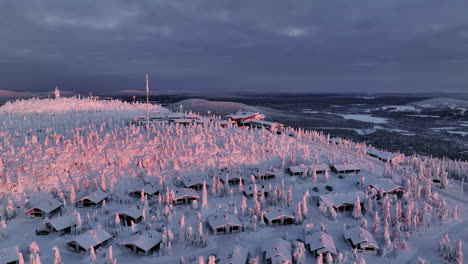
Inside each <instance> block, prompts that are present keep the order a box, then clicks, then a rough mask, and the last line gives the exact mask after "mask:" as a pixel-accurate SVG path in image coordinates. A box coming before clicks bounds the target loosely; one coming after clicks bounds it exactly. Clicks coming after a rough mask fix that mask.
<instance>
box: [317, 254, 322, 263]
mask: <svg viewBox="0 0 468 264" xmlns="http://www.w3.org/2000/svg"><path fill="white" fill-rule="evenodd" d="M317 264H323V255H322V252H320V253H319V254H318V256H317Z"/></svg>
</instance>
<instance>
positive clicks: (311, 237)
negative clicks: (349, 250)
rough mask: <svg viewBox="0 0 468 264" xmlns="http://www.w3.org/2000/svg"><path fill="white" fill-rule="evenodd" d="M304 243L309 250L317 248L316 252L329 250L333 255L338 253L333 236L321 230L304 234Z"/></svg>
mask: <svg viewBox="0 0 468 264" xmlns="http://www.w3.org/2000/svg"><path fill="white" fill-rule="evenodd" d="M305 243H306V245H309V248H310V250H311V251H315V250H317V254H320V253H324V252H330V253H331V254H334V255H337V254H338V253H337V251H336V247H335V241H334V240H333V237H332V236H331V235H329V234H327V233H324V232H322V231H319V232H314V233H312V234H308V235H306V236H305Z"/></svg>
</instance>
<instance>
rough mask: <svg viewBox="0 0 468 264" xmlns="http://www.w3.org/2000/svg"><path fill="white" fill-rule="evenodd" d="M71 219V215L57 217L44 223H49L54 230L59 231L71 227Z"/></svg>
mask: <svg viewBox="0 0 468 264" xmlns="http://www.w3.org/2000/svg"><path fill="white" fill-rule="evenodd" d="M71 217H72V216H71V215H63V216H58V217H55V218H52V219H50V220H48V221H46V223H49V224H50V225H51V226H52V227H53V228H54V229H55V230H57V231H61V230H63V229H65V228H67V227H71V226H72V225H73V222H72V218H71Z"/></svg>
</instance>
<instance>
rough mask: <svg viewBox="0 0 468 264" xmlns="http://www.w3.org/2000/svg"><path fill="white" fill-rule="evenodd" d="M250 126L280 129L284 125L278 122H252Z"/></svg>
mask: <svg viewBox="0 0 468 264" xmlns="http://www.w3.org/2000/svg"><path fill="white" fill-rule="evenodd" d="M249 123H250V124H254V125H259V126H269V127H280V126H283V124H280V123H277V122H271V121H265V120H250V122H249Z"/></svg>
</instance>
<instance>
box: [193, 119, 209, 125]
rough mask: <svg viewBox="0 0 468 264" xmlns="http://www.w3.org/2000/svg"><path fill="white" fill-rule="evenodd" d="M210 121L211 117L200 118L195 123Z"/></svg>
mask: <svg viewBox="0 0 468 264" xmlns="http://www.w3.org/2000/svg"><path fill="white" fill-rule="evenodd" d="M210 121H211V120H210V119H209V118H200V119H197V120H195V124H208V123H210Z"/></svg>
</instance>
